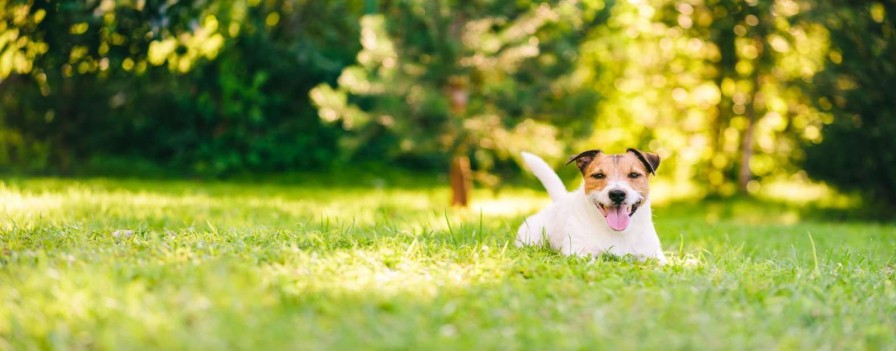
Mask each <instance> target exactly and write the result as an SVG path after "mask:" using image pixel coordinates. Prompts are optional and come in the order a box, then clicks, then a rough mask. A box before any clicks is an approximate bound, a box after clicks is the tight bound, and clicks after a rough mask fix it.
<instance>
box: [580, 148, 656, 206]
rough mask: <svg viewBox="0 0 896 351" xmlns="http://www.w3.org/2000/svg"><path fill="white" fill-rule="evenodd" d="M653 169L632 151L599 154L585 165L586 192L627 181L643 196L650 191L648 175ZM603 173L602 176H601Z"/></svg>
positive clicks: (583, 173) (645, 196) (583, 172)
mask: <svg viewBox="0 0 896 351" xmlns="http://www.w3.org/2000/svg"><path fill="white" fill-rule="evenodd" d="M650 173H652V172H651V170H649V169H647V166H646V165H645V164H644V162H641V160H640V159H639V158H638V156H637V155H636V154H634V153H632V152H628V153H625V154H621V155H607V154H603V153H600V154H597V155H596V156H595V157H594V159H593V160H592V161H591V163H589V164H587V165H585V168H584V169H583V170H582V176H583V177H584V178H585V193H586V194H587V193H590V192H592V191H601V190H603V188H605V187H606V186H607V184H609V183H610V182H613V181H621V182H627V183H628V184H629V185H630V186H631V187H632V189H635V191H637V192H638V193H640V194H641V196H642V197H643V198H645V199H646V198H647V195H648V194H649V193H650V186H649V184H648V182H647V181H648V179H647V178H648V177H649V176H650ZM601 175H602V177H601ZM635 175H636V176H635ZM633 176H634V177H633Z"/></svg>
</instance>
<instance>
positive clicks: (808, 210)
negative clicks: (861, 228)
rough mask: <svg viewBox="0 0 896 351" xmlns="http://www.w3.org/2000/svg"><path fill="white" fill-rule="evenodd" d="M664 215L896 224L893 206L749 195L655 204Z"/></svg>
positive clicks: (741, 219) (786, 221) (769, 220)
mask: <svg viewBox="0 0 896 351" xmlns="http://www.w3.org/2000/svg"><path fill="white" fill-rule="evenodd" d="M654 207H655V208H656V209H657V211H656V213H658V214H660V215H662V216H663V217H671V218H693V217H695V216H697V217H701V216H702V217H704V219H705V220H706V221H708V222H714V221H718V220H737V221H741V222H746V223H784V224H791V223H796V222H799V221H807V220H808V221H816V222H853V221H862V222H879V223H893V222H894V220H896V218H894V216H893V209H892V208H888V207H886V206H884V205H869V204H859V203H857V204H854V205H843V204H831V203H825V202H808V203H799V202H791V201H786V200H779V199H767V198H766V199H757V198H752V197H746V196H734V197H707V198H702V199H688V200H680V201H676V202H671V203H667V204H663V205H657V206H654Z"/></svg>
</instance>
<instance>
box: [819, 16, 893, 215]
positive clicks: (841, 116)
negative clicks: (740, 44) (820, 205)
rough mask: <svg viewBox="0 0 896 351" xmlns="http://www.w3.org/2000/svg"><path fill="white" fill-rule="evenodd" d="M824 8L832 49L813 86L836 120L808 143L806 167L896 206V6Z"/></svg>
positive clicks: (823, 18) (822, 18) (822, 19)
mask: <svg viewBox="0 0 896 351" xmlns="http://www.w3.org/2000/svg"><path fill="white" fill-rule="evenodd" d="M818 3H819V4H818V5H819V6H818V8H817V9H816V11H815V12H814V13H813V14H812V16H813V18H812V19H813V20H815V21H818V22H821V23H824V24H825V25H826V27H827V28H828V29H829V31H830V42H831V51H830V54H829V55H828V56H827V59H826V61H825V63H826V65H825V70H823V71H821V72H819V73H818V74H817V75H816V76H815V84H814V85H807V86H806V89H807V91H808V92H809V93H811V94H812V95H813V96H814V98H815V101H817V104H818V106H819V108H821V109H824V110H828V111H830V112H831V113H832V114H833V115H834V118H833V120H831V121H829V124H826V125H825V126H824V127H823V138H822V139H821V140H820V142H817V143H809V144H808V145H807V146H806V160H805V167H806V170H807V171H808V172H809V174H810V175H811V176H812V177H814V178H816V179H820V180H824V181H827V182H830V183H831V184H834V185H836V186H837V187H840V188H841V189H844V190H848V191H858V192H861V193H863V194H864V195H867V196H868V198H869V199H871V200H872V201H878V202H882V203H885V204H888V205H889V206H891V207H892V206H896V152H894V150H896V137H894V136H896V89H894V82H896V22H894V20H893V16H894V14H896V4H894V3H893V2H886V1H885V2H858V3H856V2H849V1H838V0H821V1H819V2H818Z"/></svg>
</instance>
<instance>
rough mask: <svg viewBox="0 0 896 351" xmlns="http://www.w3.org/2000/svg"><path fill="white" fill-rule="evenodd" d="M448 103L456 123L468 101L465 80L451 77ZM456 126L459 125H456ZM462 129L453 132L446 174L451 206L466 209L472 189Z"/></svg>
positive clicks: (447, 90) (463, 113) (459, 119)
mask: <svg viewBox="0 0 896 351" xmlns="http://www.w3.org/2000/svg"><path fill="white" fill-rule="evenodd" d="M446 93H447V94H448V101H449V102H450V106H451V114H452V116H453V118H455V119H457V121H458V122H460V121H461V119H462V118H463V117H464V115H465V114H466V111H467V102H468V101H469V91H468V90H467V84H466V80H465V79H463V78H461V77H452V78H451V79H450V80H449V82H448V88H447V89H446ZM457 124H458V125H459V124H460V123H457ZM461 129H462V127H458V130H456V131H455V132H454V137H455V139H456V140H455V141H454V144H455V145H454V146H453V147H452V149H453V150H452V152H453V156H452V158H451V171H450V173H449V174H448V177H449V179H450V180H451V205H452V206H461V207H467V205H469V203H470V189H472V188H473V184H472V179H473V177H472V174H471V171H470V158H469V157H468V156H467V153H466V152H467V143H466V142H464V138H465V136H464V133H463V132H462V131H461Z"/></svg>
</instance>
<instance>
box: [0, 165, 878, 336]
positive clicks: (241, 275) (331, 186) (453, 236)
mask: <svg viewBox="0 0 896 351" xmlns="http://www.w3.org/2000/svg"><path fill="white" fill-rule="evenodd" d="M395 183H400V184H401V185H400V186H399V185H396V184H395ZM432 184H436V182H430V184H427V182H426V181H423V182H392V183H390V182H386V181H382V180H373V181H362V182H357V183H355V184H352V183H347V182H346V183H339V182H336V183H334V182H332V181H327V180H326V179H324V180H321V181H302V182H298V183H292V184H290V183H285V184H273V183H271V184H265V185H257V184H252V183H249V182H246V183H239V182H230V183H227V182H193V181H140V180H104V179H85V180H60V179H13V180H6V181H3V182H0V349H5V350H29V349H71V350H79V349H90V350H130V349H134V350H141V349H158V350H224V349H243V350H245V349H248V350H284V349H285V350H289V349H299V350H305V349H326V350H357V349H364V350H368V349H369V350H376V349H388V350H395V349H408V350H442V349H445V350H458V349H460V350H487V349H499V350H515V349H530V350H562V349H701V350H702V349H723V350H728V349H749V350H757V349H763V350H764V349H785V350H829V349H849V350H855V349H896V286H894V280H896V226H894V225H893V224H888V223H871V222H854V221H848V220H841V219H837V220H836V221H832V220H830V218H833V217H834V215H836V213H837V212H838V210H837V209H836V208H833V209H827V210H826V211H827V212H812V211H808V210H807V208H809V207H812V202H811V201H809V202H806V201H804V202H801V203H782V202H756V201H747V200H733V201H711V202H697V201H693V200H692V201H688V200H679V201H672V200H668V201H660V200H661V195H662V194H663V191H662V190H663V189H657V190H656V191H655V193H656V194H657V201H658V202H659V204H658V205H657V206H655V209H654V214H655V223H656V225H657V229H658V231H659V233H660V238H661V239H662V241H663V246H664V248H665V250H666V253H667V255H668V256H669V258H670V261H671V263H670V264H669V265H666V266H662V267H660V266H657V265H656V264H655V263H653V262H646V263H641V262H633V261H632V260H630V259H627V258H613V257H602V258H599V259H595V260H588V259H578V258H569V257H564V256H560V255H557V254H555V253H553V252H551V251H550V250H548V249H544V248H528V249H518V248H516V247H514V246H513V237H514V234H515V230H516V226H517V225H518V223H519V222H520V221H521V219H522V218H523V217H524V216H525V215H526V214H527V213H530V212H531V211H534V210H535V209H537V208H539V206H542V205H543V204H544V203H545V202H546V201H547V196H546V195H545V194H544V193H543V192H542V191H540V190H538V189H529V188H523V187H509V188H506V189H502V191H500V192H498V193H492V192H489V191H478V192H477V193H475V198H476V199H477V200H478V201H477V202H476V203H475V204H474V206H473V207H472V208H471V209H468V210H459V209H452V208H450V207H447V206H444V204H445V203H446V200H447V199H448V189H447V188H446V187H444V186H430V185H432ZM813 213H815V214H814V215H813ZM818 213H822V215H819V214H818ZM829 214H834V215H829ZM826 218H827V219H826Z"/></svg>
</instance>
